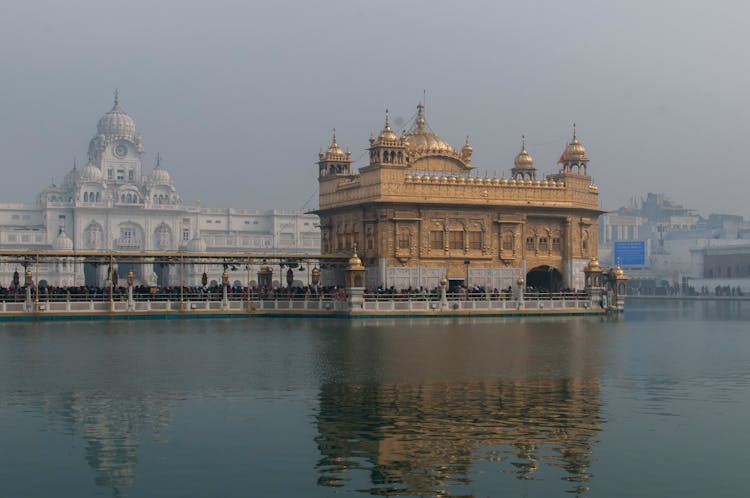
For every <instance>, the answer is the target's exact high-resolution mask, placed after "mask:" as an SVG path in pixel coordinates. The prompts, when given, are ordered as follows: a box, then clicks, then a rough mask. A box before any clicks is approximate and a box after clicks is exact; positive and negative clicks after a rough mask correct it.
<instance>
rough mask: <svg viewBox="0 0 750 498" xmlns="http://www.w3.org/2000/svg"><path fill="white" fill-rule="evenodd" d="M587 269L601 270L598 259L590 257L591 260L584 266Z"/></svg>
mask: <svg viewBox="0 0 750 498" xmlns="http://www.w3.org/2000/svg"><path fill="white" fill-rule="evenodd" d="M586 270H587V271H591V272H594V271H602V268H601V267H600V266H599V260H598V259H596V258H591V261H589V264H588V266H587V267H586Z"/></svg>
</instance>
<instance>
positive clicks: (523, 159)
mask: <svg viewBox="0 0 750 498" xmlns="http://www.w3.org/2000/svg"><path fill="white" fill-rule="evenodd" d="M513 164H514V165H515V166H516V168H518V169H533V168H534V159H532V158H531V154H529V153H528V152H527V151H526V139H525V138H524V137H522V138H521V152H519V153H518V155H517V156H516V159H515V160H514V161H513Z"/></svg>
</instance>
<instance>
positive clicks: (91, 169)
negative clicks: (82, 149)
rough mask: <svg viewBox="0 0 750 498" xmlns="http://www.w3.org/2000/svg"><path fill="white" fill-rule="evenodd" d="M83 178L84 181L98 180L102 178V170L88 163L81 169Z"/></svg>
mask: <svg viewBox="0 0 750 498" xmlns="http://www.w3.org/2000/svg"><path fill="white" fill-rule="evenodd" d="M80 178H81V180H82V181H84V182H98V181H100V180H101V179H102V170H100V169H99V168H97V167H96V166H94V165H93V164H91V163H88V164H87V165H86V166H85V167H84V168H83V171H81V176H80Z"/></svg>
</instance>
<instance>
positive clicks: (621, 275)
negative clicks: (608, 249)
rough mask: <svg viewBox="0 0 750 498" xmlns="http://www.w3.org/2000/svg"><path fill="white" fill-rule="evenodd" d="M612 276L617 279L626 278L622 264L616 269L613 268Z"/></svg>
mask: <svg viewBox="0 0 750 498" xmlns="http://www.w3.org/2000/svg"><path fill="white" fill-rule="evenodd" d="M612 276H613V277H615V278H616V279H620V280H622V279H624V278H625V272H624V271H622V268H620V265H617V266H615V268H614V270H612Z"/></svg>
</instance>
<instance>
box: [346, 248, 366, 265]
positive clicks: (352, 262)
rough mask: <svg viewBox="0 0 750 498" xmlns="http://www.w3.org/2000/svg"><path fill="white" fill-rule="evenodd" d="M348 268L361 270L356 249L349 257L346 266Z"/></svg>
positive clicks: (360, 262) (360, 261)
mask: <svg viewBox="0 0 750 498" xmlns="http://www.w3.org/2000/svg"><path fill="white" fill-rule="evenodd" d="M347 269H349V270H361V269H362V260H361V259H359V256H357V249H356V248H355V249H354V254H352V257H351V258H349V266H348V267H347Z"/></svg>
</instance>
